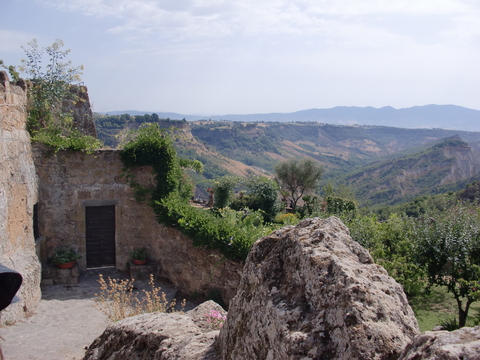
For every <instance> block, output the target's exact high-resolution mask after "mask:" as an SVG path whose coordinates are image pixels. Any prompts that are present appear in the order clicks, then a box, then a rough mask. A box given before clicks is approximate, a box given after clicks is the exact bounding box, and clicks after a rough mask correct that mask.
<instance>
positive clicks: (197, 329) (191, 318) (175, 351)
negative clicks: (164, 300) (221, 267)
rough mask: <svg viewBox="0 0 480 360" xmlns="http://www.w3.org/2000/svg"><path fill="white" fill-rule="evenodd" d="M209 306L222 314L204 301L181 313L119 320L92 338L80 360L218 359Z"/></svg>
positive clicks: (213, 303) (223, 313) (213, 304)
mask: <svg viewBox="0 0 480 360" xmlns="http://www.w3.org/2000/svg"><path fill="white" fill-rule="evenodd" d="M211 310H215V311H218V312H220V313H221V314H222V315H225V314H226V312H225V311H224V310H223V309H222V307H221V306H220V305H218V304H217V303H215V302H213V301H207V302H205V303H203V304H201V305H199V306H198V307H197V308H195V309H193V310H190V311H188V312H186V313H185V314H181V313H171V314H166V313H152V314H142V315H137V316H133V317H130V318H127V319H124V320H121V321H119V322H117V323H115V324H113V325H110V326H109V327H108V328H107V329H106V330H105V331H104V332H103V334H102V335H101V336H99V337H98V338H97V339H95V341H94V342H93V343H92V344H91V345H90V347H89V348H88V350H87V353H86V355H85V357H84V360H107V359H108V360H127V359H128V360H140V359H149V360H150V359H152V360H173V359H175V360H218V359H219V358H218V357H217V355H216V353H215V349H214V346H213V344H214V341H215V338H216V337H217V336H218V333H219V331H218V330H214V329H212V328H211V327H209V326H208V325H207V321H206V319H205V316H206V315H207V314H208V313H210V311H211Z"/></svg>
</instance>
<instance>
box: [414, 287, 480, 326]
mask: <svg viewBox="0 0 480 360" xmlns="http://www.w3.org/2000/svg"><path fill="white" fill-rule="evenodd" d="M409 302H410V306H411V307H412V309H413V311H414V312H415V316H416V318H417V321H418V326H419V327H420V331H422V332H424V331H430V330H432V329H433V328H434V327H435V326H438V325H440V323H442V322H445V321H449V320H451V319H452V318H456V319H458V310H457V303H456V301H455V298H454V297H453V295H452V294H450V293H449V292H447V289H446V288H445V287H443V286H442V287H439V286H435V287H432V289H431V291H430V293H429V294H421V295H418V296H415V297H413V298H411V299H409ZM479 312H480V302H478V301H477V302H474V303H473V304H472V305H471V306H470V311H469V312H468V319H467V326H474V325H475V324H474V322H473V318H474V317H475V316H476V315H477V314H478V313H479Z"/></svg>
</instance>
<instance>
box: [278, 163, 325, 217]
mask: <svg viewBox="0 0 480 360" xmlns="http://www.w3.org/2000/svg"><path fill="white" fill-rule="evenodd" d="M275 173H276V179H277V181H278V183H279V184H280V186H281V187H282V188H284V189H285V190H287V191H288V192H289V194H290V197H291V199H292V209H293V210H294V211H295V208H296V206H297V202H298V200H299V199H300V198H301V197H302V196H303V195H304V194H306V193H307V192H308V191H314V190H316V187H317V185H318V182H319V181H320V178H321V177H322V174H323V167H321V166H319V165H317V164H315V163H314V162H313V161H312V160H310V159H302V160H297V159H290V160H287V161H285V162H282V163H280V164H278V165H277V166H275Z"/></svg>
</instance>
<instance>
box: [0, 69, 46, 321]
mask: <svg viewBox="0 0 480 360" xmlns="http://www.w3.org/2000/svg"><path fill="white" fill-rule="evenodd" d="M21 85H22V86H16V85H14V84H12V83H10V82H9V79H8V76H7V74H6V73H5V72H4V71H1V72H0V263H2V264H3V265H5V266H7V267H9V268H11V269H14V270H16V271H18V272H20V273H21V274H22V276H23V284H22V286H21V288H20V290H19V292H18V293H17V295H18V296H19V297H20V302H18V303H15V304H12V305H10V306H9V307H8V308H6V309H5V310H3V311H2V312H1V313H0V325H1V324H6V323H12V322H14V321H16V320H18V319H20V318H22V317H23V316H25V315H28V314H29V313H30V312H32V311H33V310H34V309H35V307H36V305H37V304H38V302H39V301H40V297H41V293H40V262H39V261H38V258H37V256H36V253H35V239H34V235H33V221H32V218H33V206H34V205H35V203H36V200H37V191H36V177H35V168H34V164H33V160H32V152H31V146H30V136H29V134H28V132H27V131H26V129H25V125H26V101H27V99H26V92H25V86H23V84H21Z"/></svg>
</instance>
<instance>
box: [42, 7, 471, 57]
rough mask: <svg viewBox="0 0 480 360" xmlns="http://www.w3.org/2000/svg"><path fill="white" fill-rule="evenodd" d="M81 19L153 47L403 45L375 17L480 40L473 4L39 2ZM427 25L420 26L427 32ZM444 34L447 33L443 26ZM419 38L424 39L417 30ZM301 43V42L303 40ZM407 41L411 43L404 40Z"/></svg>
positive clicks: (449, 36) (403, 37)
mask: <svg viewBox="0 0 480 360" xmlns="http://www.w3.org/2000/svg"><path fill="white" fill-rule="evenodd" d="M37 1H38V2H39V3H41V4H44V5H47V6H50V7H53V8H56V9H59V10H62V11H69V12H79V13H82V14H84V15H87V16H96V17H100V18H104V17H108V18H113V19H116V20H117V25H115V26H113V27H111V28H110V29H109V32H110V33H111V34H114V35H118V36H122V37H123V38H124V39H125V40H126V41H129V42H138V41H143V42H145V45H146V44H148V45H149V46H151V47H154V44H155V42H158V41H161V42H162V43H163V45H164V46H165V45H166V46H167V47H170V46H172V47H177V46H178V45H179V44H183V46H186V45H187V44H191V45H192V46H193V47H195V46H196V44H195V43H198V42H199V41H200V42H203V43H204V46H205V47H206V48H210V47H219V46H220V47H222V46H223V45H222V42H221V41H222V40H223V41H224V42H225V44H226V43H227V42H240V41H241V40H242V39H245V38H250V39H254V40H255V39H262V38H268V37H279V38H278V39H277V40H275V41H281V42H282V41H284V39H283V38H282V37H284V38H287V39H288V37H295V36H296V37H298V38H297V41H309V40H311V39H312V38H316V40H317V41H318V40H321V41H324V42H325V43H327V44H328V43H330V44H338V45H343V46H355V45H358V46H373V47H378V46H383V45H388V44H393V43H399V42H400V43H403V42H405V41H407V37H408V36H407V35H405V34H399V33H396V32H395V30H393V29H390V28H389V27H388V21H387V22H386V23H385V24H384V26H380V27H379V26H378V24H376V23H375V22H372V21H371V20H372V18H373V17H387V19H389V17H398V16H403V17H405V19H406V17H411V16H413V17H421V16H448V17H452V18H453V21H454V26H453V27H449V28H444V29H443V32H442V34H443V35H444V37H445V38H446V39H448V40H449V41H456V40H457V39H460V40H461V41H462V42H464V43H468V42H471V41H476V39H477V38H478V30H476V29H478V28H479V27H478V22H479V21H480V20H478V19H479V17H478V16H476V15H478V12H479V6H478V5H477V3H476V2H475V0H436V1H434V2H432V1H431V0H396V1H391V0H362V1H358V0H296V1H289V0H262V1H258V0H229V1H227V0H175V1H171V0H76V1H70V0H37ZM427 26H428V24H425V27H427ZM445 26H447V25H445ZM420 31H422V30H421V29H420ZM302 37H303V38H302ZM410 38H413V36H410Z"/></svg>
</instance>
